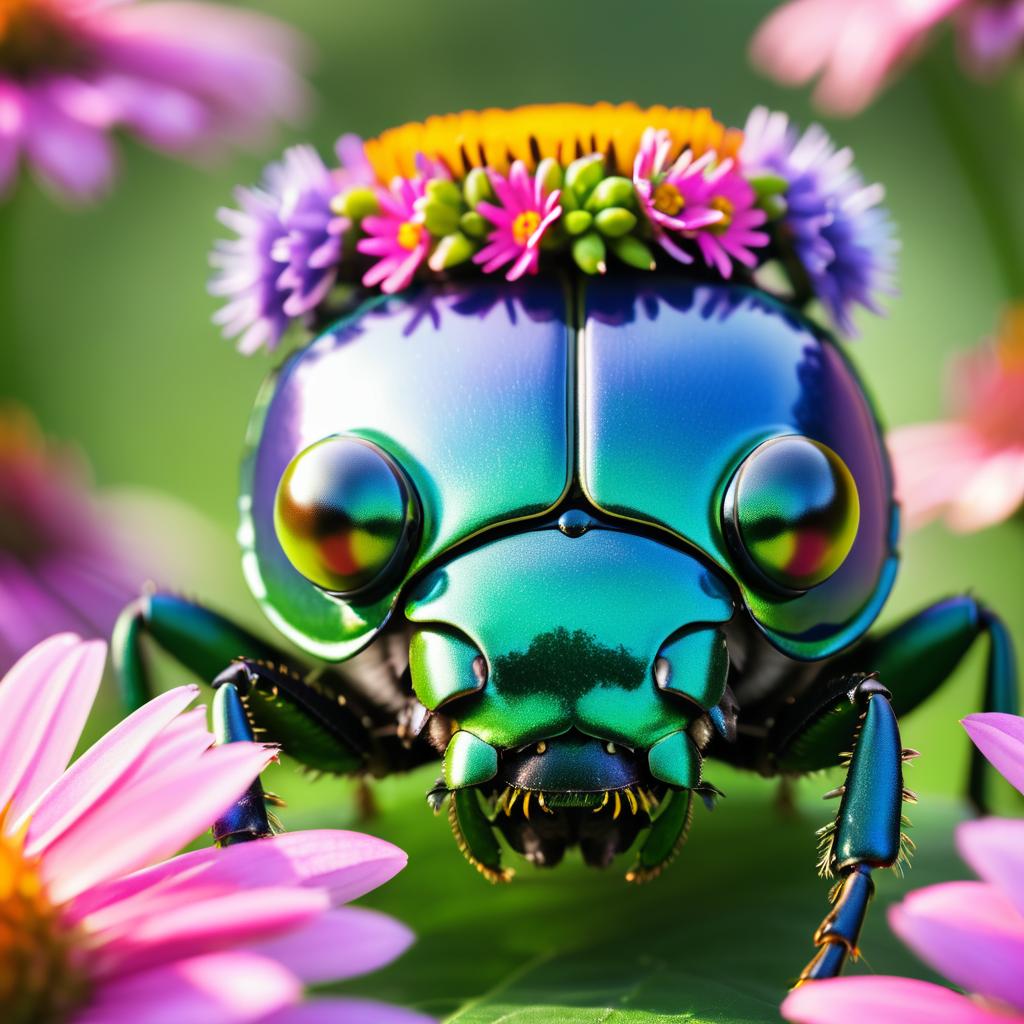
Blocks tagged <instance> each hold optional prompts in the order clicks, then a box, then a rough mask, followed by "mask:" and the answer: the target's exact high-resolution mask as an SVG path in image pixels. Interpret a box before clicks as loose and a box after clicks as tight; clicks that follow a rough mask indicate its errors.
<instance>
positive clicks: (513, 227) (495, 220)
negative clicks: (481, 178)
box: [473, 160, 562, 281]
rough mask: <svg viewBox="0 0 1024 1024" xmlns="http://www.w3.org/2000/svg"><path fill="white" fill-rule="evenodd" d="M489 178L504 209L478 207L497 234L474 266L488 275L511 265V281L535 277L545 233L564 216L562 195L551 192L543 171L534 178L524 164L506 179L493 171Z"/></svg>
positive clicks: (485, 204)
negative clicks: (561, 201)
mask: <svg viewBox="0 0 1024 1024" xmlns="http://www.w3.org/2000/svg"><path fill="white" fill-rule="evenodd" d="M488 177H489V178H490V179H491V186H492V188H493V189H494V192H495V194H496V195H497V197H498V199H499V201H500V202H501V206H496V205H495V204H494V203H488V202H486V201H484V202H480V203H477V207H476V209H477V212H478V213H480V214H482V215H483V216H484V217H486V218H487V220H489V221H490V222H491V223H492V224H493V225H494V230H493V231H492V232H491V233H490V234H489V235H488V236H487V244H486V245H485V246H484V247H483V248H482V249H481V250H480V251H479V252H478V253H476V255H474V257H473V262H474V263H479V264H482V265H483V271H484V273H485V274H491V273H493V272H494V271H495V270H497V269H499V268H500V267H503V266H505V264H506V263H511V264H512V266H511V267H509V269H508V273H507V274H506V275H505V277H506V279H507V280H509V281H517V280H519V278H521V277H522V276H523V275H524V274H536V273H537V268H538V266H539V264H540V243H541V239H542V238H543V237H544V232H545V231H547V229H548V228H549V227H551V225H552V224H554V222H555V221H556V220H558V218H559V217H561V216H562V207H561V206H560V205H559V203H558V200H559V197H560V196H561V192H560V191H559V190H558V189H555V190H554V191H552V192H548V191H547V189H546V188H545V186H544V182H543V181H542V180H541V173H540V171H539V170H538V172H537V174H536V175H535V176H533V177H531V176H530V172H529V171H528V170H527V169H526V164H524V163H523V162H522V160H516V161H515V163H513V164H512V167H511V169H510V170H509V173H508V177H507V178H506V177H504V176H503V175H501V174H499V173H498V172H497V171H493V170H490V171H489V172H488Z"/></svg>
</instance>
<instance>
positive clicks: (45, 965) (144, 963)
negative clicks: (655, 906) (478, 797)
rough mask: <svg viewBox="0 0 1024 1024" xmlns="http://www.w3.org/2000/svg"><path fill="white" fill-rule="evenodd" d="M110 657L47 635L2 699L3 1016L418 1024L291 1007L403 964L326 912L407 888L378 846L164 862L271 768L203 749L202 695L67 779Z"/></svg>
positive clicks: (392, 930)
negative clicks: (321, 989) (329, 984)
mask: <svg viewBox="0 0 1024 1024" xmlns="http://www.w3.org/2000/svg"><path fill="white" fill-rule="evenodd" d="M105 657H106V647H105V645H104V644H103V643H102V642H99V641H91V642H87V643H83V642H81V641H79V640H78V639H77V638H76V637H75V636H73V635H70V634H65V635H61V636H56V637H53V638H51V639H49V640H47V641H45V642H43V643H42V644H39V645H38V646H37V647H35V648H33V649H32V651H30V652H29V653H28V654H27V655H26V656H25V657H24V658H23V659H21V661H19V662H18V664H17V665H16V666H15V667H14V668H13V669H12V670H11V672H10V673H9V674H8V675H7V677H6V678H5V679H4V680H3V681H2V682H0V808H3V812H2V813H0V1006H2V1007H3V1008H4V1009H5V1011H6V1012H7V1013H13V1019H14V1020H32V1021H35V1020H46V1021H52V1022H56V1024H63V1022H69V1024H117V1022H125V1024H128V1022H132V1024H156V1022H166V1021H171V1020H175V1021H189V1022H196V1021H217V1022H218V1024H234V1022H243V1021H245V1022H247V1021H258V1022H261V1024H298V1022H299V1021H303V1022H309V1021H319V1020H323V1021H327V1020H331V1021H335V1022H343V1021H350V1022H355V1021H360V1022H367V1024H374V1022H378V1024H385V1022H387V1024H392V1022H395V1024H424V1022H425V1021H426V1018H423V1017H421V1016H420V1015H419V1014H413V1013H407V1012H405V1011H402V1010H398V1009H395V1008H392V1007H383V1006H381V1007H377V1008H376V1010H375V1009H374V1007H373V1004H366V1003H365V1002H362V1001H349V1000H341V999H339V1000H324V1001H322V1002H316V1003H312V1004H306V1005H304V1006H301V1007H300V1006H298V1004H299V1002H300V1000H301V998H302V993H303V986H304V985H305V984H316V983H320V982H324V981H328V980H334V979H337V978H341V977H352V976H354V975H357V974H363V973H365V972H367V971H371V970H375V969H376V968H378V967H381V966H383V965H384V964H385V963H388V962H389V961H390V960H392V959H393V958H394V957H396V956H398V955H399V954H400V953H401V952H402V951H403V950H404V949H405V948H406V947H407V946H408V945H409V943H410V941H411V938H412V936H411V935H410V933H409V932H408V931H407V930H406V929H405V928H404V927H403V926H402V925H400V924H399V923H398V922H396V921H394V920H392V919H391V918H389V917H386V916H385V915H383V914H379V913H377V912H374V911H370V910H362V909H354V908H345V909H341V908H340V907H339V905H340V904H341V903H344V902H347V901H348V900H351V899H354V898H356V897H358V896H361V895H362V894H364V893H366V892H368V891H369V890H370V889H373V888H375V887H376V886H378V885H380V884H381V883H383V882H386V881H387V880H388V879H389V878H391V877H392V876H393V875H395V874H396V873H397V872H398V871H400V870H401V869H402V867H403V866H404V864H405V855H404V854H403V853H402V852H401V851H400V850H398V849H397V848H395V847H394V846H392V845H391V844H389V843H385V842H383V841H382V840H379V839H373V838H371V837H370V836H364V835H359V834H358V833H351V832H335V831H319V832H297V833H294V834H291V835H279V836H274V837H272V838H269V839H262V840H257V841H255V842H251V843H241V844H238V845H236V846H231V847H228V848H226V849H216V848H211V849H204V850H198V851H195V852H193V853H186V854H183V855H181V856H177V857H171V859H170V860H167V859H166V858H167V857H169V856H170V855H171V854H173V853H174V852H175V851H176V850H178V849H179V848H180V847H181V846H182V845H183V844H185V843H187V842H189V841H191V840H192V839H194V838H195V837H196V836H197V834H199V833H200V832H202V831H204V830H205V829H207V828H208V827H209V826H210V825H211V823H212V822H213V821H214V820H215V819H216V818H217V816H218V815H219V814H220V813H222V812H223V811H224V810H225V808H226V807H227V806H228V805H229V804H230V803H231V802H232V801H233V800H234V799H236V798H237V797H238V796H239V795H240V794H241V793H243V792H244V791H245V790H246V788H247V787H248V786H249V784H250V783H251V781H252V780H253V778H254V777H255V776H256V774H257V773H258V772H259V771H260V770H261V769H262V768H264V767H265V766H266V765H267V763H268V762H269V761H271V760H272V759H273V757H274V751H273V750H272V749H271V748H268V747H265V746H262V745H260V744H256V743H231V744H227V745H225V746H219V747H218V746H212V743H213V736H212V735H211V734H210V733H209V732H208V731H207V729H206V725H205V721H204V716H205V712H204V710H203V709H202V708H197V709H195V710H193V711H185V709H186V708H187V706H188V705H189V704H191V703H192V701H193V700H194V699H195V697H196V695H197V693H198V688H197V687H193V686H185V687H180V688H178V689H176V690H171V691H169V692H167V693H164V694H163V695H161V696H160V697H158V698H156V699H155V700H153V701H150V703H148V704H146V705H145V706H144V707H142V708H140V709H139V710H138V711H136V712H135V713H134V714H133V715H131V716H130V717H129V718H128V719H126V720H125V721H124V722H122V723H121V724H120V725H119V726H117V727H116V728H115V729H114V730H113V731H111V732H110V733H108V734H107V735H106V736H104V737H103V738H102V739H100V740H99V741H98V742H97V743H96V744H95V745H94V746H93V747H91V748H90V749H89V750H88V751H86V753H84V754H83V755H82V756H81V757H80V758H79V759H78V760H77V761H76V762H75V763H74V764H73V765H71V766H70V767H68V762H69V760H70V758H71V755H72V752H73V751H74V749H75V746H76V745H77V743H78V741H79V738H80V736H81V733H82V729H83V726H84V725H85V721H86V718H87V716H88V713H89V710H90V708H91V706H92V702H93V699H94V697H95V695H96V691H97V689H98V687H99V684H100V679H101V676H102V673H103V664H104V660H105ZM377 1010H379V1012H377ZM5 1019H10V1018H8V1017H6V1016H5Z"/></svg>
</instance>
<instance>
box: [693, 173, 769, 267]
mask: <svg viewBox="0 0 1024 1024" xmlns="http://www.w3.org/2000/svg"><path fill="white" fill-rule="evenodd" d="M703 177H704V181H703V195H702V196H701V197H700V199H699V200H698V202H699V203H701V205H704V206H708V207H710V208H711V209H712V210H716V211H718V212H719V213H721V214H722V219H721V220H719V221H716V222H715V223H714V224H709V225H707V227H705V228H704V229H703V230H701V231H698V232H697V233H696V242H697V246H698V248H699V249H700V251H701V255H702V256H703V257H704V262H705V263H706V264H707V265H708V266H709V267H714V268H715V269H716V270H717V271H718V272H719V273H720V274H721V275H722V277H724V278H726V279H728V278H729V277H730V276H731V275H732V261H733V260H736V262H737V263H742V264H743V265H744V266H745V267H754V266H757V256H756V255H754V253H753V252H752V251H751V249H752V248H760V247H762V246H765V245H767V244H768V242H769V241H770V239H769V237H768V235H767V234H766V233H765V232H764V231H758V230H757V228H760V227H761V226H763V224H764V222H765V221H766V220H767V219H768V218H767V215H766V214H765V212H764V210H761V209H759V208H758V207H757V206H756V203H757V196H756V195H754V190H753V189H752V188H751V187H750V185H749V184H748V182H747V179H746V178H745V177H744V176H743V175H742V174H741V173H740V171H739V168H738V167H737V166H736V163H735V161H734V160H732V159H728V160H723V161H722V162H721V163H720V164H718V165H717V166H716V167H714V168H712V169H711V170H709V171H707V173H705V174H704V176H703Z"/></svg>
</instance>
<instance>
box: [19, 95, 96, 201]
mask: <svg viewBox="0 0 1024 1024" xmlns="http://www.w3.org/2000/svg"><path fill="white" fill-rule="evenodd" d="M25 152H26V153H27V155H28V157H29V159H30V160H31V161H32V163H33V164H34V165H35V169H36V170H37V171H38V172H39V173H40V175H41V176H42V177H43V179H44V180H45V181H46V182H47V183H48V184H49V185H51V186H52V187H53V188H55V189H56V190H57V191H59V192H65V193H68V194H70V195H71V196H72V197H73V198H75V199H95V198H97V197H98V196H99V195H100V194H101V193H102V192H103V191H104V190H105V189H106V187H107V185H108V184H109V183H110V180H111V178H113V176H114V152H113V149H112V147H111V145H110V142H109V141H108V139H107V137H106V135H105V133H104V131H103V129H101V128H95V127H93V126H92V125H89V124H85V123H83V122H82V121H77V120H75V119H74V118H73V117H71V116H69V115H68V114H67V113H66V112H65V111H64V110H62V109H61V108H60V106H59V105H58V103H57V102H56V98H55V97H54V96H53V95H52V94H51V90H50V88H49V87H48V85H41V86H37V87H35V88H34V89H33V90H32V91H31V93H30V94H29V100H28V116H27V117H26V119H25Z"/></svg>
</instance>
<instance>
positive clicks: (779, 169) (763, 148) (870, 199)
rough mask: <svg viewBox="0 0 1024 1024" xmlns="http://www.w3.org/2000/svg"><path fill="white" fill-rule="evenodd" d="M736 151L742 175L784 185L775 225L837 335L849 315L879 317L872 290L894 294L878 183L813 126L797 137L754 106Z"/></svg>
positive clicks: (891, 245)
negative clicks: (863, 312) (858, 309)
mask: <svg viewBox="0 0 1024 1024" xmlns="http://www.w3.org/2000/svg"><path fill="white" fill-rule="evenodd" d="M744 131H745V138H744V142H743V148H742V150H741V153H740V155H741V158H742V160H743V166H744V168H745V169H746V170H747V172H748V173H757V172H769V173H772V174H778V175H780V176H781V177H783V178H785V179H786V180H787V181H788V182H789V186H788V188H787V190H786V193H785V200H786V204H787V209H786V214H785V216H784V217H783V220H782V226H783V229H784V239H783V241H784V243H785V244H788V245H790V246H792V248H793V250H794V252H795V254H796V256H797V258H798V259H799V261H800V263H801V264H802V266H803V267H804V269H805V270H806V271H807V276H808V278H809V280H810V284H811V287H812V288H813V290H814V292H815V294H816V295H817V297H818V298H819V299H820V300H821V302H822V303H823V304H824V306H825V308H826V309H827V310H828V312H829V315H830V316H831V317H832V319H833V320H834V321H835V323H836V325H837V326H838V327H839V329H840V330H842V331H843V332H844V333H846V334H848V335H851V336H855V335H856V333H857V331H856V328H855V327H854V324H853V319H852V315H851V314H852V310H853V307H854V306H855V305H861V306H863V307H865V308H866V309H869V310H871V311H872V312H873V313H878V314H881V313H882V310H881V309H880V307H879V305H878V302H877V299H876V293H879V292H881V293H884V294H887V295H892V294H894V293H895V288H894V284H893V278H894V274H895V270H896V251H897V249H898V248H899V245H898V242H897V241H896V239H895V237H894V232H893V226H892V222H891V221H890V219H889V214H888V212H887V211H886V210H885V208H884V207H882V206H881V205H880V204H881V202H882V200H883V198H884V196H885V192H884V189H883V188H882V186H881V185H865V183H864V180H863V178H862V177H861V176H860V174H859V173H858V172H857V170H856V169H855V168H854V167H853V153H852V152H851V151H850V150H849V149H840V150H837V149H836V148H835V145H834V144H833V142H832V140H831V139H830V138H829V136H828V133H827V132H826V131H825V130H824V129H823V128H822V127H821V126H820V125H811V127H810V128H808V129H807V130H806V131H805V132H804V133H803V135H802V136H801V135H798V133H797V131H796V129H795V128H793V126H792V125H791V124H790V122H789V118H788V117H786V115H785V114H782V113H772V112H771V111H769V110H767V109H766V108H764V107H755V109H754V110H752V111H751V113H750V117H749V118H748V119H747V124H746V128H745V130H744Z"/></svg>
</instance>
